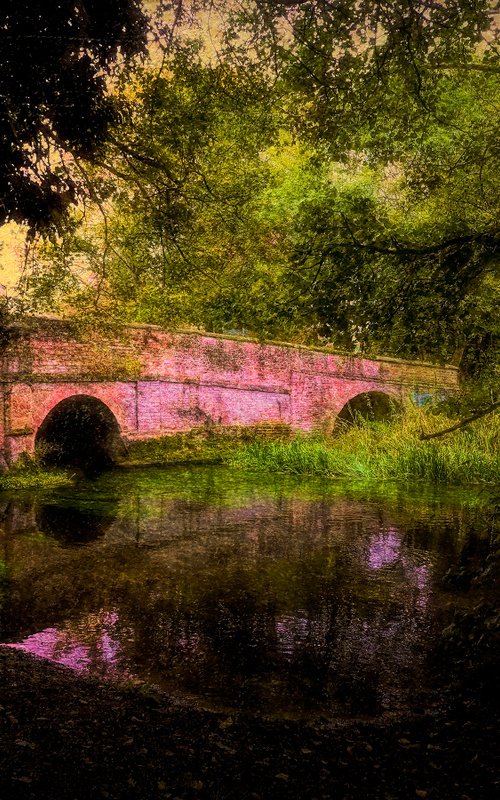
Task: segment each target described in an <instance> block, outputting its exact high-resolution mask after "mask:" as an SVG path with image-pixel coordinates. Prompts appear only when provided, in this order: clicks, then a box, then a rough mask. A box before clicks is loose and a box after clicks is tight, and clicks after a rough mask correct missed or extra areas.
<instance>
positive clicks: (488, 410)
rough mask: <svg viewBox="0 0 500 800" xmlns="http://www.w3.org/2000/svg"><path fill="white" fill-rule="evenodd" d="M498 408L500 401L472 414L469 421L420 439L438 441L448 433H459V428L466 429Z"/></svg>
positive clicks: (422, 436) (427, 434)
mask: <svg viewBox="0 0 500 800" xmlns="http://www.w3.org/2000/svg"><path fill="white" fill-rule="evenodd" d="M497 408H500V401H498V402H497V403H492V404H491V405H490V406H488V407H487V408H483V410H482V411H476V413H475V414H472V415H471V416H470V417H467V419H463V420H462V421H461V422H457V424H456V425H452V426H451V428H445V429H444V430H442V431H437V432H436V433H421V434H420V439H421V440H422V441H427V440H428V439H436V438H437V437H438V436H444V435H445V434H446V433H452V432H453V431H458V430H459V428H464V427H465V426H466V425H469V424H470V423H471V422H474V421H475V420H476V419H480V418H481V417H485V416H486V415H487V414H491V413H492V412H493V411H495V409H497Z"/></svg>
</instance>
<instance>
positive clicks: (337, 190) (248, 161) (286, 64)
mask: <svg viewBox="0 0 500 800" xmlns="http://www.w3.org/2000/svg"><path fill="white" fill-rule="evenodd" d="M171 5H176V4H171ZM210 5H211V6H212V10H213V8H214V7H215V5H216V4H215V3H211V4H210ZM176 8H177V9H178V8H179V6H178V5H176ZM219 10H220V9H219ZM492 11H493V5H492V4H491V3H489V2H482V0H477V2H474V3H471V2H469V1H467V2H465V0H453V2H449V3H448V2H447V3H440V2H431V0H429V1H428V2H425V1H423V2H421V3H415V2H409V0H408V1H406V2H405V0H396V1H395V2H377V3H374V2H359V0H357V2H354V0H353V1H352V2H351V1H350V0H346V1H345V2H326V1H325V2H323V1H322V0H319V1H318V2H316V3H314V4H313V3H310V2H302V3H276V2H273V3H267V2H265V1H264V0H255V2H253V0H247V2H245V3H244V4H240V5H238V6H236V5H235V4H229V3H227V4H223V8H222V12H223V21H224V25H223V27H222V29H221V31H219V34H218V41H217V47H218V50H217V53H216V55H215V56H214V55H213V53H212V52H210V53H209V55H207V53H206V49H205V51H204V48H203V43H201V42H198V43H196V42H193V41H191V42H189V36H187V35H186V31H188V29H187V28H186V27H184V28H183V29H182V36H181V35H180V33H179V38H176V32H177V31H178V30H179V29H178V28H177V29H176V25H177V26H180V21H179V18H178V17H177V16H175V15H174V17H173V18H172V19H173V23H172V24H170V25H169V26H167V28H166V34H165V37H164V43H165V42H167V44H168V48H167V49H166V51H165V52H164V53H163V60H162V63H161V64H160V63H156V64H155V65H154V67H153V68H151V69H146V70H144V71H139V72H138V73H136V76H135V78H134V81H135V82H134V84H133V86H131V85H130V84H129V85H128V87H127V99H128V101H129V102H131V103H132V112H131V114H130V116H127V117H124V118H123V119H122V120H121V122H120V125H119V126H117V127H116V128H115V129H114V131H113V136H112V142H111V144H110V146H109V147H108V149H107V151H106V152H105V153H103V154H102V155H101V157H100V158H99V165H98V166H97V168H96V170H95V171H94V173H93V174H92V176H91V178H92V180H91V183H92V186H93V187H94V197H95V199H96V202H97V206H98V207H99V217H100V219H101V222H100V223H99V224H98V225H97V226H94V227H93V229H92V232H90V230H89V228H88V227H87V229H86V230H85V229H78V230H77V231H76V235H73V236H70V237H66V238H65V241H64V246H63V247H62V248H60V249H59V251H58V254H54V252H53V251H52V250H51V251H50V252H49V253H47V252H46V253H45V256H46V260H45V261H42V260H41V259H40V257H39V255H38V256H37V262H36V268H35V274H33V273H32V275H31V287H32V293H31V297H32V298H35V299H37V301H38V302H40V298H41V297H43V298H45V299H44V302H55V300H56V299H57V297H56V295H58V296H59V302H62V304H63V306H64V304H66V305H67V304H68V302H70V304H72V305H73V307H76V308H80V309H82V308H85V309H87V310H88V309H92V308H93V307H94V308H102V307H103V306H105V307H106V308H107V309H108V311H109V312H110V315H113V316H115V317H117V318H120V319H142V320H144V321H150V322H160V323H162V324H166V325H168V324H178V323H179V322H183V323H187V324H197V325H200V326H202V327H206V328H208V329H216V330H227V329H232V328H236V329H241V328H245V329H246V330H250V331H252V332H255V333H257V334H261V335H266V336H274V337H278V336H279V337H284V338H289V339H295V340H299V341H316V342H317V341H321V342H325V343H326V342H328V343H332V344H334V345H337V346H339V345H342V346H343V347H345V348H347V349H353V348H361V349H367V350H373V351H378V352H391V353H396V354H398V355H404V356H412V355H413V356H415V355H417V356H420V357H426V356H429V355H430V356H433V357H435V356H439V357H440V358H444V359H449V358H451V357H454V356H455V357H458V355H459V352H462V353H463V358H462V363H464V364H467V365H468V368H469V369H471V370H472V371H474V370H475V369H476V370H477V368H478V366H482V365H484V364H485V363H487V362H488V361H490V362H491V359H492V358H497V356H495V355H494V354H495V352H498V340H499V332H500V321H499V315H498V308H499V305H500V304H499V303H498V291H499V290H498V286H499V277H498V241H499V226H498V219H499V208H498V206H499V202H498V201H499V184H498V175H499V172H498V152H499V151H498V141H500V137H499V133H500V131H499V130H498V119H499V116H498V98H499V92H498V90H499V85H498V83H499V68H498V51H497V49H496V48H497V30H496V28H495V24H494V20H495V16H494V15H493V14H492V13H491V12H492ZM180 27H182V26H180ZM188 32H189V31H188ZM167 40H168V41H167ZM209 49H210V48H209ZM82 256H83V259H84V262H85V265H86V266H85V269H82V268H81V263H82V262H81V258H82ZM78 265H79V266H78ZM89 276H90V278H89ZM33 278H35V279H36V280H33ZM63 289H64V291H62V290H63ZM47 298H52V299H53V300H50V301H48V300H47ZM492 354H493V355H492Z"/></svg>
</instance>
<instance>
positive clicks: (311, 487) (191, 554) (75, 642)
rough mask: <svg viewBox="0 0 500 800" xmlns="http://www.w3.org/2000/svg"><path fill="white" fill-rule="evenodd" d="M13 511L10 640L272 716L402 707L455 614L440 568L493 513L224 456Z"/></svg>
mask: <svg viewBox="0 0 500 800" xmlns="http://www.w3.org/2000/svg"><path fill="white" fill-rule="evenodd" d="M9 514H10V516H9V519H10V523H9V525H7V524H6V523H5V522H4V534H3V538H2V546H3V556H2V559H3V561H4V562H5V564H6V565H7V568H8V570H9V576H10V577H9V582H8V588H7V590H6V593H5V594H4V600H5V605H4V612H3V618H4V634H3V640H4V642H6V643H7V644H8V645H9V646H12V647H16V648H18V649H21V650H24V651H26V652H28V653H32V654H33V655H38V656H40V657H43V658H45V659H48V660H50V661H54V662H57V663H60V664H64V665H65V666H67V667H70V668H71V669H74V670H77V671H79V672H84V673H90V674H97V675H99V676H101V677H106V678H109V679H113V680H130V679H132V678H133V679H136V680H140V681H144V682H146V683H148V684H154V685H157V686H159V687H161V688H163V689H164V690H165V691H167V692H169V693H171V694H172V695H177V696H181V697H183V698H194V699H195V700H196V702H197V703H198V704H199V703H201V704H203V705H208V706H212V707H221V706H223V707H234V708H248V709H259V710H261V711H265V712H267V713H273V714H282V713H286V714H299V715H304V714H306V715H311V714H318V713H319V714H324V713H326V714H329V715H337V716H344V717H349V716H359V715H364V716H376V715H380V714H384V713H389V712H393V711H394V710H397V709H401V708H404V707H405V705H406V704H408V703H409V702H410V700H411V698H412V697H413V696H414V695H415V693H416V692H417V691H418V689H419V688H420V687H422V686H423V685H425V683H426V681H428V680H429V679H430V677H429V675H428V674H427V672H426V670H427V667H426V663H427V656H428V655H429V653H431V652H432V648H433V647H434V643H435V640H436V632H437V630H440V629H441V628H442V626H443V620H444V621H446V615H447V614H448V615H449V614H451V613H452V610H449V609H448V603H449V598H448V597H446V596H445V593H444V592H443V589H442V588H441V578H442V576H443V575H444V574H445V572H446V570H447V569H448V567H449V565H450V562H453V561H454V560H457V559H458V558H459V557H460V554H461V553H462V551H463V550H464V548H465V549H466V550H467V552H472V553H474V552H479V553H481V552H482V549H481V547H478V546H476V545H474V543H473V542H472V539H474V537H476V538H477V537H479V538H480V537H481V534H480V533H478V531H480V529H481V526H480V524H478V523H477V520H478V519H480V511H477V512H476V511H474V510H469V511H467V509H466V508H465V507H463V506H460V505H459V504H457V503H452V504H447V503H443V502H442V501H441V500H440V499H439V497H436V496H434V497H433V498H428V499H427V500H426V501H425V502H424V501H423V499H422V496H421V493H420V496H418V497H417V496H415V497H414V498H412V497H411V496H409V495H405V494H404V493H401V492H400V493H399V494H398V496H397V497H395V498H393V499H392V500H386V501H381V500H380V498H377V499H366V498H364V499H363V498H361V497H359V496H355V495H354V494H353V493H352V491H350V490H349V488H348V487H344V488H343V489H342V487H337V489H336V490H335V491H334V490H333V489H332V487H331V486H328V485H324V484H322V482H317V481H311V482H310V483H309V482H308V481H305V480H303V479H301V480H300V481H295V482H294V481H291V480H285V479H283V480H281V479H276V480H275V481H269V479H267V481H262V479H261V478H258V479H254V478H252V477H251V476H246V477H245V476H241V475H240V476H235V475H234V474H232V473H231V471H230V470H227V469H224V468H215V469H214V468H195V469H191V470H185V469H184V470H158V469H153V468H151V469H149V470H138V471H137V472H135V471H134V473H133V474H131V473H125V472H121V473H120V472H115V473H108V474H106V475H103V476H102V478H101V479H99V480H97V481H82V482H81V483H80V484H79V485H78V486H77V487H75V488H72V489H71V490H58V491H57V492H54V493H52V494H51V495H50V497H46V498H45V499H43V498H40V497H33V499H32V502H31V505H30V504H29V503H27V502H25V505H24V506H23V507H21V506H16V504H15V503H14V504H12V508H11V510H10V512H9ZM474 529H475V532H474ZM74 545H78V546H74Z"/></svg>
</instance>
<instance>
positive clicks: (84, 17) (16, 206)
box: [0, 0, 146, 230]
mask: <svg viewBox="0 0 500 800" xmlns="http://www.w3.org/2000/svg"><path fill="white" fill-rule="evenodd" d="M145 36H146V18H145V16H144V14H143V12H142V10H141V3H140V0H58V1H57V2H47V1H46V0H3V2H2V4H1V8H0V223H3V222H5V221H7V220H14V221H16V222H19V223H26V224H27V225H28V226H29V227H30V228H31V229H33V230H35V229H47V228H54V227H56V228H60V227H61V225H62V222H63V219H64V217H65V214H66V212H67V209H68V207H69V206H70V204H72V203H75V202H76V201H77V200H78V198H79V196H81V195H82V194H83V193H85V191H86V187H85V183H84V182H83V181H82V180H81V178H80V177H79V173H78V168H75V167H74V163H73V162H74V160H78V159H80V158H86V159H88V158H92V157H93V156H94V155H95V154H96V152H98V150H99V148H100V147H101V145H102V143H103V142H104V141H105V139H106V135H107V131H108V128H109V125H110V123H111V121H112V120H113V119H116V116H117V108H116V106H115V105H114V103H113V100H112V99H111V97H110V95H109V93H108V91H107V89H108V85H107V80H108V79H109V78H110V76H112V75H113V71H114V70H115V69H116V68H117V66H118V65H119V64H120V63H121V62H123V61H127V60H129V59H130V58H131V57H132V56H134V55H136V54H138V53H140V52H141V51H142V50H143V49H144V47H145Z"/></svg>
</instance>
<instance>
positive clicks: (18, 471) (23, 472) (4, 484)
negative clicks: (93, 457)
mask: <svg viewBox="0 0 500 800" xmlns="http://www.w3.org/2000/svg"><path fill="white" fill-rule="evenodd" d="M72 483H73V476H72V475H71V474H70V473H69V472H67V471H66V470H62V469H52V468H48V467H44V466H42V465H41V464H40V463H39V462H38V461H37V460H36V459H35V458H30V457H29V456H26V455H25V456H23V457H21V458H20V459H19V461H18V462H17V463H16V464H15V465H14V466H13V467H11V469H10V470H9V471H8V472H4V473H2V474H0V491H11V490H17V489H38V488H41V489H53V488H56V487H57V486H70V485H71V484H72Z"/></svg>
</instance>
